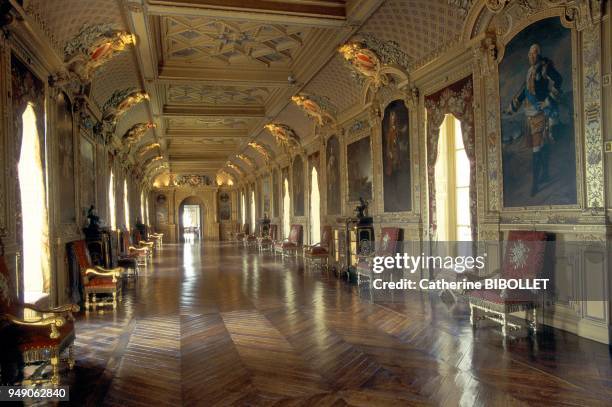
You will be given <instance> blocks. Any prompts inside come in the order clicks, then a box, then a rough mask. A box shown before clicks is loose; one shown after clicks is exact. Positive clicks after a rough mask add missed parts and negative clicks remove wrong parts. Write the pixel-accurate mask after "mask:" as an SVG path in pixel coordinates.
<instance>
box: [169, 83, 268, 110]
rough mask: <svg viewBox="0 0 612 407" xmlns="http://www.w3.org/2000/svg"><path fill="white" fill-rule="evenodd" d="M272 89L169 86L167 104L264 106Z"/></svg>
mask: <svg viewBox="0 0 612 407" xmlns="http://www.w3.org/2000/svg"><path fill="white" fill-rule="evenodd" d="M272 91H273V89H270V88H266V87H256V86H214V85H170V86H168V93H167V97H166V100H167V101H168V103H189V104H208V105H265V104H266V102H267V101H268V99H269V98H270V95H271V94H272Z"/></svg>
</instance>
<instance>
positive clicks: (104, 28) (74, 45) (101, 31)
mask: <svg viewBox="0 0 612 407" xmlns="http://www.w3.org/2000/svg"><path fill="white" fill-rule="evenodd" d="M134 43H135V37H134V36H133V35H132V34H130V33H128V32H125V31H120V30H116V29H114V27H113V26H112V25H111V24H101V25H95V26H90V27H83V28H82V29H81V31H80V32H79V33H78V34H77V36H76V37H74V38H73V39H72V40H71V41H69V42H68V43H67V44H66V46H65V47H64V55H65V57H64V62H65V63H66V67H67V68H68V70H69V71H70V72H72V73H73V74H75V75H77V76H78V77H79V78H80V79H81V80H82V81H84V82H89V81H90V80H91V78H92V77H93V74H94V73H95V71H96V69H97V68H99V67H100V66H102V65H103V64H104V63H106V62H108V61H109V60H110V59H111V58H112V57H113V56H114V55H116V54H117V53H119V52H122V51H124V50H125V49H126V48H127V47H128V46H129V45H133V44H134Z"/></svg>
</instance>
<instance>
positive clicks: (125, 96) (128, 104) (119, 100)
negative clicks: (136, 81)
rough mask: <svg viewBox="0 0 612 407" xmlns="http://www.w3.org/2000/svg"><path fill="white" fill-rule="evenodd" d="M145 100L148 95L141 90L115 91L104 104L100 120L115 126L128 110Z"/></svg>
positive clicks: (147, 98)
mask: <svg viewBox="0 0 612 407" xmlns="http://www.w3.org/2000/svg"><path fill="white" fill-rule="evenodd" d="M145 100H149V95H148V94H147V92H145V91H143V90H137V89H134V88H127V89H120V90H117V91H115V92H114V93H113V94H112V95H111V97H110V98H109V99H108V100H107V101H106V103H104V106H103V107H102V111H103V115H102V120H103V121H105V122H109V123H111V124H115V123H116V122H117V120H118V119H119V118H120V117H121V116H122V115H124V114H125V113H126V112H127V111H128V110H130V109H131V108H132V107H134V106H136V105H137V104H138V103H140V102H143V101H145Z"/></svg>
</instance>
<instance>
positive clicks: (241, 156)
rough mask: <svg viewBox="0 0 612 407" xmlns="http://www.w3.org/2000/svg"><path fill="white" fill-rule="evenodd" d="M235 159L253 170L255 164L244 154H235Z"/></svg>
mask: <svg viewBox="0 0 612 407" xmlns="http://www.w3.org/2000/svg"><path fill="white" fill-rule="evenodd" d="M236 158H237V159H239V160H240V161H242V162H243V163H245V164H246V165H248V166H249V167H252V168H255V164H254V163H253V160H251V159H250V158H249V157H248V156H246V155H244V154H237V155H236Z"/></svg>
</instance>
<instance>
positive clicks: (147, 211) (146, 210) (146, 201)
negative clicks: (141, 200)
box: [145, 194, 151, 225]
mask: <svg viewBox="0 0 612 407" xmlns="http://www.w3.org/2000/svg"><path fill="white" fill-rule="evenodd" d="M145 215H146V218H147V220H146V222H145V225H150V224H151V223H150V221H151V220H150V218H149V196H148V194H147V195H146V196H145Z"/></svg>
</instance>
